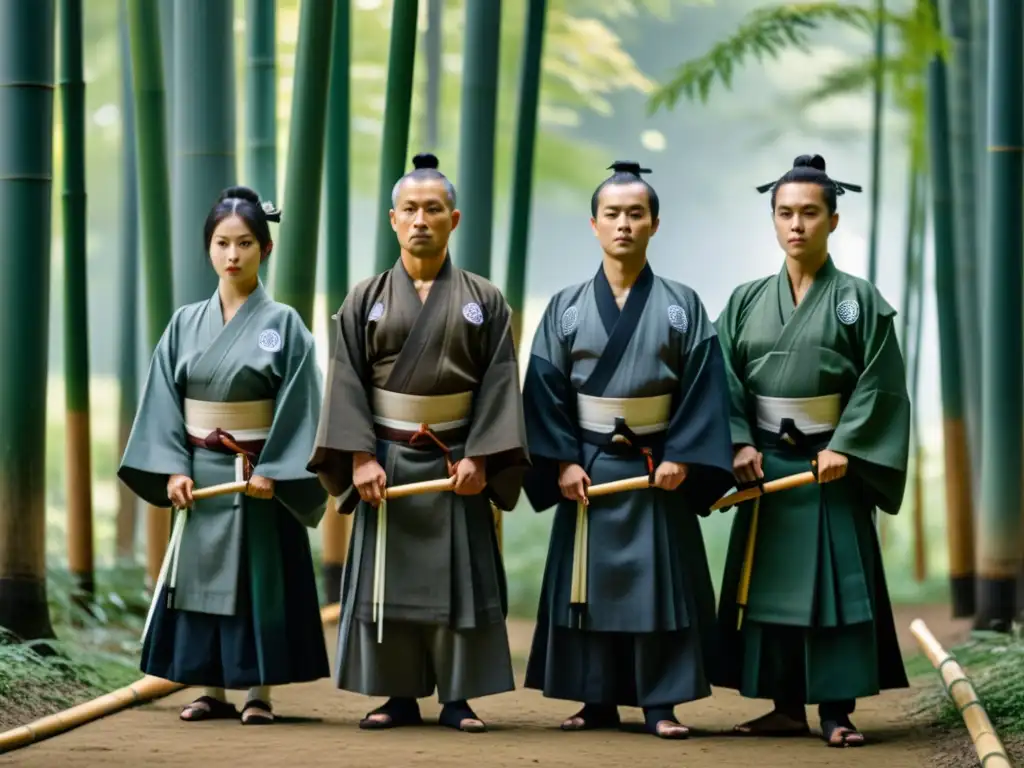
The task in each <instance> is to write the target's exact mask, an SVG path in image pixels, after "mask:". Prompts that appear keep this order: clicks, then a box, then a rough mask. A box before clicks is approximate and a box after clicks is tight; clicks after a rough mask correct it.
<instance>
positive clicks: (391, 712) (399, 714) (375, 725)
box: [359, 699, 423, 730]
mask: <svg viewBox="0 0 1024 768" xmlns="http://www.w3.org/2000/svg"><path fill="white" fill-rule="evenodd" d="M422 724H423V718H422V717H421V716H420V707H419V704H417V703H416V699H388V700H387V701H386V702H384V703H383V704H382V705H381V706H379V707H377V708H376V709H375V710H373V711H372V712H367V713H366V717H364V718H363V719H362V720H360V721H359V727H360V728H362V729H364V730H374V729H380V728H398V727H400V726H403V725H422Z"/></svg>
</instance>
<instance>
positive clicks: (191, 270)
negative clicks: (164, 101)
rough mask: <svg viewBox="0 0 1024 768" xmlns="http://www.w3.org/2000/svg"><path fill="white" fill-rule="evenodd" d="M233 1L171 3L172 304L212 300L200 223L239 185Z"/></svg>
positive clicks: (213, 277) (212, 278)
mask: <svg viewBox="0 0 1024 768" xmlns="http://www.w3.org/2000/svg"><path fill="white" fill-rule="evenodd" d="M234 22H235V13H234V0H177V2H176V3H175V5H174V69H175V72H174V135H173V139H174V185H173V190H172V200H173V202H174V217H173V221H174V234H175V236H174V243H173V248H172V253H173V254H174V303H175V304H176V305H178V306H181V305H182V304H191V303H193V302H196V301H205V300H206V299H209V298H210V296H211V295H212V294H213V292H214V291H215V290H216V289H217V273H216V272H214V271H213V269H212V268H211V267H210V262H209V258H208V256H207V254H206V253H205V252H204V250H203V237H202V232H203V222H204V221H205V220H206V216H207V214H209V211H210V206H211V205H213V203H214V201H215V200H216V199H217V196H218V195H219V194H220V193H221V191H222V190H223V189H224V188H225V187H229V186H231V185H232V184H235V183H236V182H237V181H238V178H237V169H236V166H235V141H236V139H235V55H234V39H235V34H234Z"/></svg>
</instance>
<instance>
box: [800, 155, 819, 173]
mask: <svg viewBox="0 0 1024 768" xmlns="http://www.w3.org/2000/svg"><path fill="white" fill-rule="evenodd" d="M793 167H794V168H815V169H817V170H819V171H821V172H822V173H824V172H825V158H824V157H822V156H821V155H800V157H798V158H797V159H796V160H794V161H793Z"/></svg>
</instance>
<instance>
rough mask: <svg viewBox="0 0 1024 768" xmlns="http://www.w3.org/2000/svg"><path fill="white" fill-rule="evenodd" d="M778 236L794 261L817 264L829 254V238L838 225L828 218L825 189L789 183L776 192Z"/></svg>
mask: <svg viewBox="0 0 1024 768" xmlns="http://www.w3.org/2000/svg"><path fill="white" fill-rule="evenodd" d="M772 218H773V220H774V222H775V237H776V238H777V239H778V241H779V245H780V246H781V247H782V250H783V251H785V252H786V255H787V256H788V257H790V258H791V259H794V260H796V261H799V262H808V263H814V262H816V261H819V260H822V259H824V258H825V256H826V255H827V254H828V236H829V235H830V234H832V232H833V231H834V230H835V228H836V227H837V226H838V225H839V214H838V213H833V214H832V215H829V212H828V207H827V206H826V205H825V190H824V189H822V188H821V186H820V185H818V184H812V183H806V182H789V183H787V184H783V185H782V186H781V187H779V188H778V190H776V192H775V212H774V214H773V216H772Z"/></svg>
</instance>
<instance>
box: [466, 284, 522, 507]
mask: <svg viewBox="0 0 1024 768" xmlns="http://www.w3.org/2000/svg"><path fill="white" fill-rule="evenodd" d="M488 303H489V304H491V306H490V307H489V312H488V315H489V318H490V319H489V322H488V325H487V334H486V336H485V338H486V349H485V351H484V356H485V359H486V360H487V361H488V362H487V364H486V368H485V369H484V371H483V375H482V377H481V380H480V386H479V387H478V389H477V391H476V394H475V396H474V398H473V415H472V422H471V423H470V426H469V434H468V435H467V436H466V448H465V454H466V456H483V457H486V458H487V490H486V493H487V496H488V497H489V498H490V500H491V501H492V502H494V505H495V506H496V507H498V509H501V510H505V511H506V512H507V511H509V510H511V509H513V508H514V507H515V505H516V502H517V501H518V500H519V494H520V492H521V490H522V487H523V475H524V474H525V472H526V468H527V466H528V464H529V453H528V451H527V448H526V429H525V427H524V425H523V399H522V393H521V392H520V389H519V366H518V363H517V362H516V348H515V342H514V341H513V339H512V312H511V310H510V309H509V306H508V304H507V303H506V302H505V300H504V298H502V297H501V296H500V295H496V296H495V297H494V298H493V300H492V301H490V302H488Z"/></svg>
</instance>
